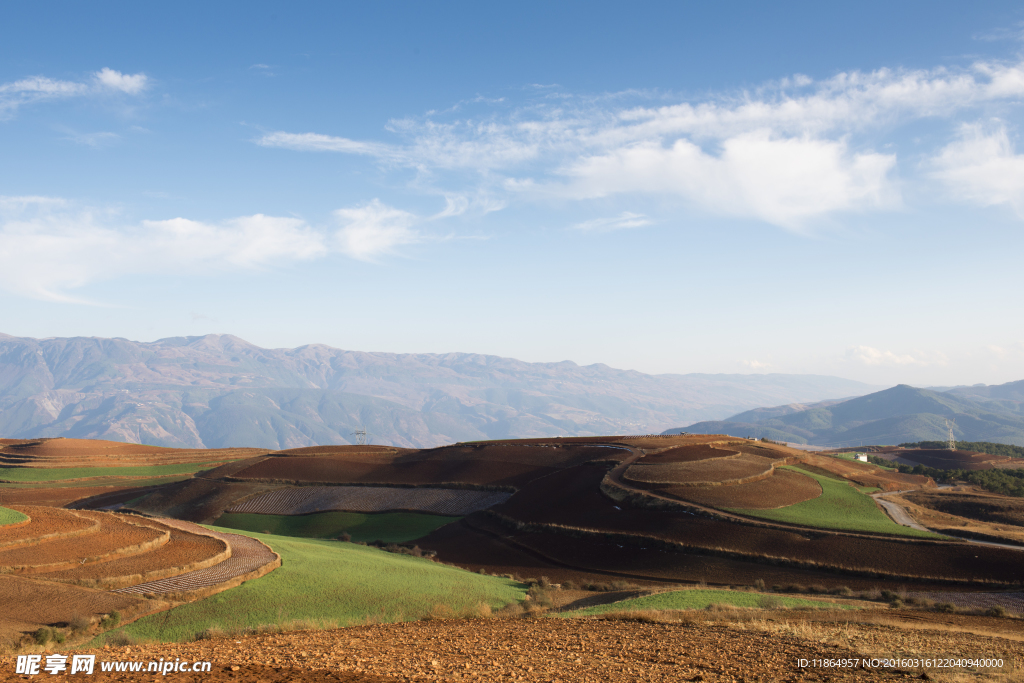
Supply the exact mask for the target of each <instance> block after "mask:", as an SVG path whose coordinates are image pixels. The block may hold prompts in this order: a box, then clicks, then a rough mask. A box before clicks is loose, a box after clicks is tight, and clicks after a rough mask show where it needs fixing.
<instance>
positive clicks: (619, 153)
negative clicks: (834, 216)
mask: <svg viewBox="0 0 1024 683" xmlns="http://www.w3.org/2000/svg"><path fill="white" fill-rule="evenodd" d="M722 147H723V149H722V152H721V153H720V154H719V155H718V156H713V155H710V154H707V153H706V152H704V151H703V150H702V149H701V148H700V147H698V146H697V145H695V144H693V143H692V142H690V141H689V140H685V139H681V140H677V141H676V142H675V144H673V145H672V146H671V147H662V146H661V145H658V144H657V143H645V144H637V145H632V146H629V147H624V148H621V149H618V150H616V151H614V152H612V153H609V154H605V155H602V156H596V157H589V158H586V159H581V160H579V161H578V162H576V163H575V164H574V165H573V166H572V167H570V168H567V169H565V170H564V171H563V173H564V174H565V175H567V176H570V177H571V178H573V181H572V182H571V183H570V184H569V185H568V186H567V187H565V188H558V191H559V192H560V193H564V194H567V195H570V196H575V197H578V198H590V197H605V196H608V195H611V194H621V193H638V192H664V193H672V194H677V195H680V196H682V197H685V198H687V199H688V200H690V201H692V202H694V203H696V204H698V205H700V206H702V207H704V208H705V209H707V210H710V211H713V212H715V213H720V214H726V215H739V216H750V217H754V218H760V219H762V220H764V221H766V222H769V223H773V224H775V225H780V226H783V227H786V228H791V229H798V228H800V227H802V226H803V224H804V223H805V222H806V221H807V220H810V219H814V218H817V217H819V216H822V215H825V214H828V213H831V212H835V211H846V210H864V209H877V208H886V207H888V206H893V205H895V204H897V203H898V193H897V192H896V190H895V189H894V188H892V187H891V186H890V185H889V184H888V183H887V175H888V173H889V171H890V170H891V169H892V168H893V166H894V165H895V163H896V159H895V157H894V156H892V155H883V154H876V153H873V152H864V153H860V154H851V153H850V152H849V150H848V148H847V145H846V143H845V141H838V142H831V141H826V140H815V139H806V138H804V139H797V138H788V139H775V138H773V137H772V136H771V134H770V133H769V132H768V131H758V132H754V133H748V134H744V135H738V136H736V137H733V138H730V139H728V140H725V141H724V142H723V145H722Z"/></svg>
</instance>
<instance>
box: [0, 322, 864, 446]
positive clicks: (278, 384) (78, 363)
mask: <svg viewBox="0 0 1024 683" xmlns="http://www.w3.org/2000/svg"><path fill="white" fill-rule="evenodd" d="M873 388H874V387H871V386H870V385H865V384H861V383H859V382H853V381H850V380H844V379H840V378H835V377H821V376H814V375H701V374H690V375H646V374H644V373H640V372H636V371H633V370H617V369H614V368H610V367H608V366H606V365H602V364H595V365H588V366H579V365H577V364H575V363H572V362H570V361H562V362H559V363H527V362H523V361H518V360H514V359H510V358H502V357H498V356H487V355H482V354H473V353H448V354H393V353H369V352H361V351H345V350H341V349H334V348H331V347H328V346H324V345H318V344H313V345H308V346H301V347H298V348H295V349H263V348H260V347H258V346H255V345H253V344H249V343H248V342H246V341H244V340H242V339H239V338H237V337H233V336H231V335H207V336H204V337H172V338H168V339H162V340H158V341H156V342H147V343H141V342H133V341H128V340H126V339H100V338H86V337H75V338H53V339H30V338H19V337H11V336H8V335H0V435H3V436H5V437H28V436H77V437H94V438H109V439H119V440H126V441H140V442H145V443H152V444H159V445H168V446H170V445H174V446H189V447H201V446H206V447H219V446H228V445H230V446H262V447H266V448H286V447H294V446H305V445H312V444H316V443H347V442H349V441H350V440H351V438H352V437H351V432H352V431H353V430H354V429H357V428H359V427H360V426H365V427H366V428H367V429H368V430H369V431H370V432H372V433H373V434H374V435H375V440H376V442H378V443H390V444H394V445H403V446H433V445H437V444H441V443H450V442H453V441H460V440H471V439H489V438H508V437H527V436H541V435H543V436H554V435H559V434H562V435H570V434H580V435H585V434H609V433H636V432H644V433H651V432H656V431H661V430H663V429H665V428H666V427H670V426H673V425H678V424H680V423H686V422H692V421H694V420H702V419H704V420H707V419H715V418H720V417H724V416H726V415H730V414H733V413H736V412H737V411H740V410H746V409H749V408H754V407H756V406H762V405H766V404H773V403H785V402H813V401H819V400H821V399H823V398H827V397H829V396H836V395H856V394H860V393H866V392H868V391H870V390H871V389H873Z"/></svg>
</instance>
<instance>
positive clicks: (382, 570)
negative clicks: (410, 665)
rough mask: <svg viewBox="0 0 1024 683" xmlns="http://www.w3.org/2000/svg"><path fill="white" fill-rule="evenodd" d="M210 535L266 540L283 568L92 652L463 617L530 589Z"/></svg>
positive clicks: (370, 558) (281, 543)
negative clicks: (211, 633) (215, 632)
mask: <svg viewBox="0 0 1024 683" xmlns="http://www.w3.org/2000/svg"><path fill="white" fill-rule="evenodd" d="M210 528H214V529H216V530H217V531H227V532H231V533H242V534H244V535H246V536H252V537H254V538H258V539H259V540H261V541H263V542H264V543H266V544H267V545H269V546H270V547H271V548H273V549H274V551H275V552H277V553H280V555H281V560H282V565H281V567H279V568H278V569H275V570H274V571H272V572H270V573H269V574H267V575H266V576H264V577H261V578H259V579H254V580H252V581H248V582H246V583H244V584H242V585H241V586H238V587H237V588H232V589H230V590H226V591H224V592H223V593H218V594H217V595H214V596H212V597H209V598H206V599H205V600H199V601H198V602H193V603H189V604H186V605H182V606H180V607H175V608H174V609H172V610H169V611H167V612H161V613H159V614H154V615H152V616H149V617H145V618H143V619H139V620H138V621H136V622H134V623H131V624H128V625H127V626H124V627H122V628H119V629H116V630H114V631H108V632H107V633H105V634H103V635H102V636H100V637H98V638H97V639H95V640H94V641H93V642H92V643H91V646H97V645H102V644H103V643H104V642H105V641H106V639H107V638H109V637H110V635H111V634H113V633H119V632H124V633H126V634H128V635H129V636H130V637H132V638H135V639H137V640H140V641H160V642H171V641H185V640H189V639H191V638H194V637H195V636H196V634H198V633H201V632H203V631H204V630H206V629H209V628H213V627H218V628H221V629H224V630H226V631H232V630H240V629H248V628H259V627H263V626H274V625H277V626H288V625H290V626H292V627H298V628H303V627H304V626H303V623H302V622H305V623H306V624H310V623H312V624H316V625H321V626H335V625H337V626H350V625H355V624H361V623H367V622H382V623H383V622H396V621H406V620H413V619H419V618H421V617H423V616H426V615H427V614H429V613H430V612H431V610H433V609H435V608H436V607H438V606H444V608H446V609H449V610H451V612H453V613H455V614H463V613H470V612H471V611H473V610H474V609H475V608H476V607H477V606H478V605H479V604H480V603H484V604H486V605H488V606H489V607H491V608H499V607H502V606H504V605H507V604H509V603H513V602H519V601H521V600H523V599H524V598H525V596H526V593H525V588H526V587H525V586H524V585H522V584H519V583H516V582H514V581H510V580H507V579H499V578H496V577H492V576H483V575H480V574H474V573H472V572H468V571H466V570H463V569H457V568H455V567H449V566H446V565H441V564H436V563H434V562H431V561H430V560H426V559H422V558H418V557H412V556H410V555H398V554H394V553H388V552H385V551H383V550H378V549H377V548H372V547H365V546H358V545H353V544H351V543H339V542H337V541H321V540H313V539H296V538H288V537H285V536H272V535H267V534H251V533H246V532H242V531H237V530H235V529H220V528H217V527H210ZM296 622H299V623H298V624H296Z"/></svg>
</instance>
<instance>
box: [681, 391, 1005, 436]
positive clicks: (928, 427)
mask: <svg viewBox="0 0 1024 683" xmlns="http://www.w3.org/2000/svg"><path fill="white" fill-rule="evenodd" d="M947 419H953V420H955V421H956V427H955V428H954V435H955V436H956V438H958V439H963V440H966V441H990V442H994V443H1006V444H1013V445H1017V446H1024V381H1017V382H1008V383H1006V384H1001V385H994V386H980V387H979V386H974V387H954V388H951V389H949V390H947V391H943V392H937V391H931V390H928V389H917V388H915V387H911V386H908V385H905V384H901V385H898V386H895V387H892V388H891V389H886V390H884V391H879V392H876V393H873V394H868V395H866V396H860V397H857V398H853V399H849V400H845V401H841V402H834V401H823V402H821V403H818V404H816V405H811V406H778V407H776V408H767V409H755V410H750V411H746V412H743V413H739V414H737V415H734V416H732V417H730V418H728V419H727V420H721V421H706V422H698V423H696V424H692V425H689V426H687V427H684V428H681V429H672V430H668V431H667V432H666V433H675V432H678V431H693V432H698V433H727V434H733V435H738V436H747V435H751V436H765V437H768V438H769V439H776V440H783V441H792V442H796V443H813V444H817V445H822V446H853V445H862V444H898V443H905V442H913V441H928V440H945V439H946V438H947V436H948V429H947V427H946V420H947Z"/></svg>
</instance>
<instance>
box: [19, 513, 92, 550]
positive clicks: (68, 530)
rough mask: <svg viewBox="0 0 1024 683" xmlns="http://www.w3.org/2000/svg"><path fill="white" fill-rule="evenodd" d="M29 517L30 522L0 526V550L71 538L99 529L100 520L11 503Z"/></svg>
mask: <svg viewBox="0 0 1024 683" xmlns="http://www.w3.org/2000/svg"><path fill="white" fill-rule="evenodd" d="M11 509H12V510H17V511H18V512H21V513H23V514H26V515H28V516H29V520H30V521H29V523H28V524H25V525H21V526H15V527H0V551H2V550H5V549H6V550H11V549H14V548H17V547H21V546H25V545H29V544H32V545H34V544H36V543H41V542H44V541H47V540H50V539H57V538H71V537H73V536H81V535H83V534H88V533H94V532H96V531H98V530H99V528H100V525H99V522H97V521H95V520H92V519H87V518H85V517H82V516H79V515H76V514H75V513H73V512H68V511H66V510H57V509H55V508H48V507H42V506H35V505H12V506H11Z"/></svg>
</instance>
